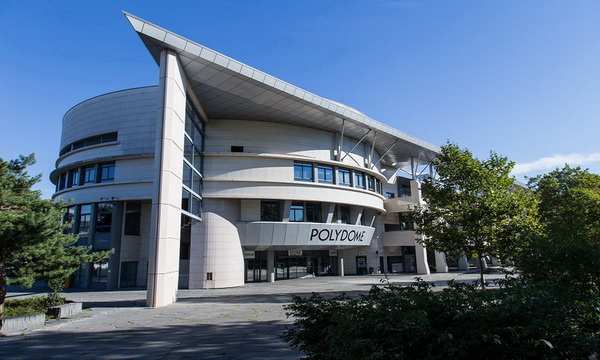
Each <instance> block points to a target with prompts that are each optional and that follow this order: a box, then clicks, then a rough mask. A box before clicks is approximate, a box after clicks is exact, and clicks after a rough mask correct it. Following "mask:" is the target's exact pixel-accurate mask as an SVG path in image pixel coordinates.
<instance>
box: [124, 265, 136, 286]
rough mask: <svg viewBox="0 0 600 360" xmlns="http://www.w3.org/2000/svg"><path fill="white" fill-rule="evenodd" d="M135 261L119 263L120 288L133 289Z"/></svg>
mask: <svg viewBox="0 0 600 360" xmlns="http://www.w3.org/2000/svg"><path fill="white" fill-rule="evenodd" d="M137 265H138V263H137V261H124V262H122V263H121V278H120V280H121V281H120V286H121V287H122V288H128V287H135V286H136V283H137V281H136V280H137Z"/></svg>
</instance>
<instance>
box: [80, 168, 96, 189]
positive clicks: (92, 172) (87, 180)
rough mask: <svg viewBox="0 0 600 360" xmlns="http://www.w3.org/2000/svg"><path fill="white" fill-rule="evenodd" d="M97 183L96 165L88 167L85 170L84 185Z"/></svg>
mask: <svg viewBox="0 0 600 360" xmlns="http://www.w3.org/2000/svg"><path fill="white" fill-rule="evenodd" d="M95 182H96V165H88V166H84V168H83V184H84V185H85V184H93V183H95Z"/></svg>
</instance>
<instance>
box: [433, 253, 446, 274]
mask: <svg viewBox="0 0 600 360" xmlns="http://www.w3.org/2000/svg"><path fill="white" fill-rule="evenodd" d="M435 272H439V273H447V272H448V264H447V263H446V254H444V253H443V252H437V251H436V252H435Z"/></svg>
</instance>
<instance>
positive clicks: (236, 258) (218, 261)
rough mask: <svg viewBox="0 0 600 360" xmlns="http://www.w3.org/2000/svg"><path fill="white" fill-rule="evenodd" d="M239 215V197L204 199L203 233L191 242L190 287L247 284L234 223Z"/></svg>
mask: <svg viewBox="0 0 600 360" xmlns="http://www.w3.org/2000/svg"><path fill="white" fill-rule="evenodd" d="M239 214H240V206H239V201H237V200H230V199H208V198H205V199H204V200H203V202H202V222H201V223H200V224H201V226H200V236H198V237H197V238H195V237H194V238H192V242H191V244H190V289H213V288H225V287H232V286H242V285H244V254H243V252H242V244H241V243H240V237H239V233H238V229H237V227H236V226H235V222H236V221H238V219H239Z"/></svg>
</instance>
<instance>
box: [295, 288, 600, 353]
mask: <svg viewBox="0 0 600 360" xmlns="http://www.w3.org/2000/svg"><path fill="white" fill-rule="evenodd" d="M598 308H600V301H599V300H598V296H595V295H594V294H588V295H587V296H582V295H581V294H578V295H577V296H573V294H564V293H560V292H558V291H553V289H552V286H551V285H549V284H547V285H545V286H538V285H533V284H526V283H524V280H521V279H510V280H506V281H504V282H503V284H502V286H501V287H500V288H499V289H495V290H488V291H481V290H479V289H477V288H476V286H475V285H467V284H459V283H451V284H450V287H449V288H447V289H443V290H441V291H433V288H432V286H431V285H429V284H427V283H424V282H422V281H419V282H417V283H415V284H413V285H411V286H407V287H398V286H386V287H383V288H378V287H373V288H372V289H371V291H370V292H369V293H368V295H364V296H361V297H359V298H354V299H353V298H349V297H347V296H338V297H335V298H331V299H327V298H324V297H323V296H321V295H319V294H313V295H312V296H310V297H308V298H301V297H297V296H296V297H294V299H293V304H290V305H287V306H286V310H287V311H288V313H287V314H288V316H291V317H293V318H294V326H293V327H291V328H289V329H288V330H286V332H285V334H284V339H285V340H286V341H288V342H289V343H290V344H291V345H292V347H293V348H295V349H297V350H300V351H303V352H304V353H305V354H306V355H307V359H322V360H329V359H331V360H333V359H350V360H351V359H357V360H358V359H360V360H366V359H373V360H375V359H441V358H451V359H467V358H468V359H492V358H493V359H581V358H584V359H587V357H588V356H589V355H591V354H594V353H597V352H598V347H599V344H598V337H599V336H600V318H599V314H598Z"/></svg>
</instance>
